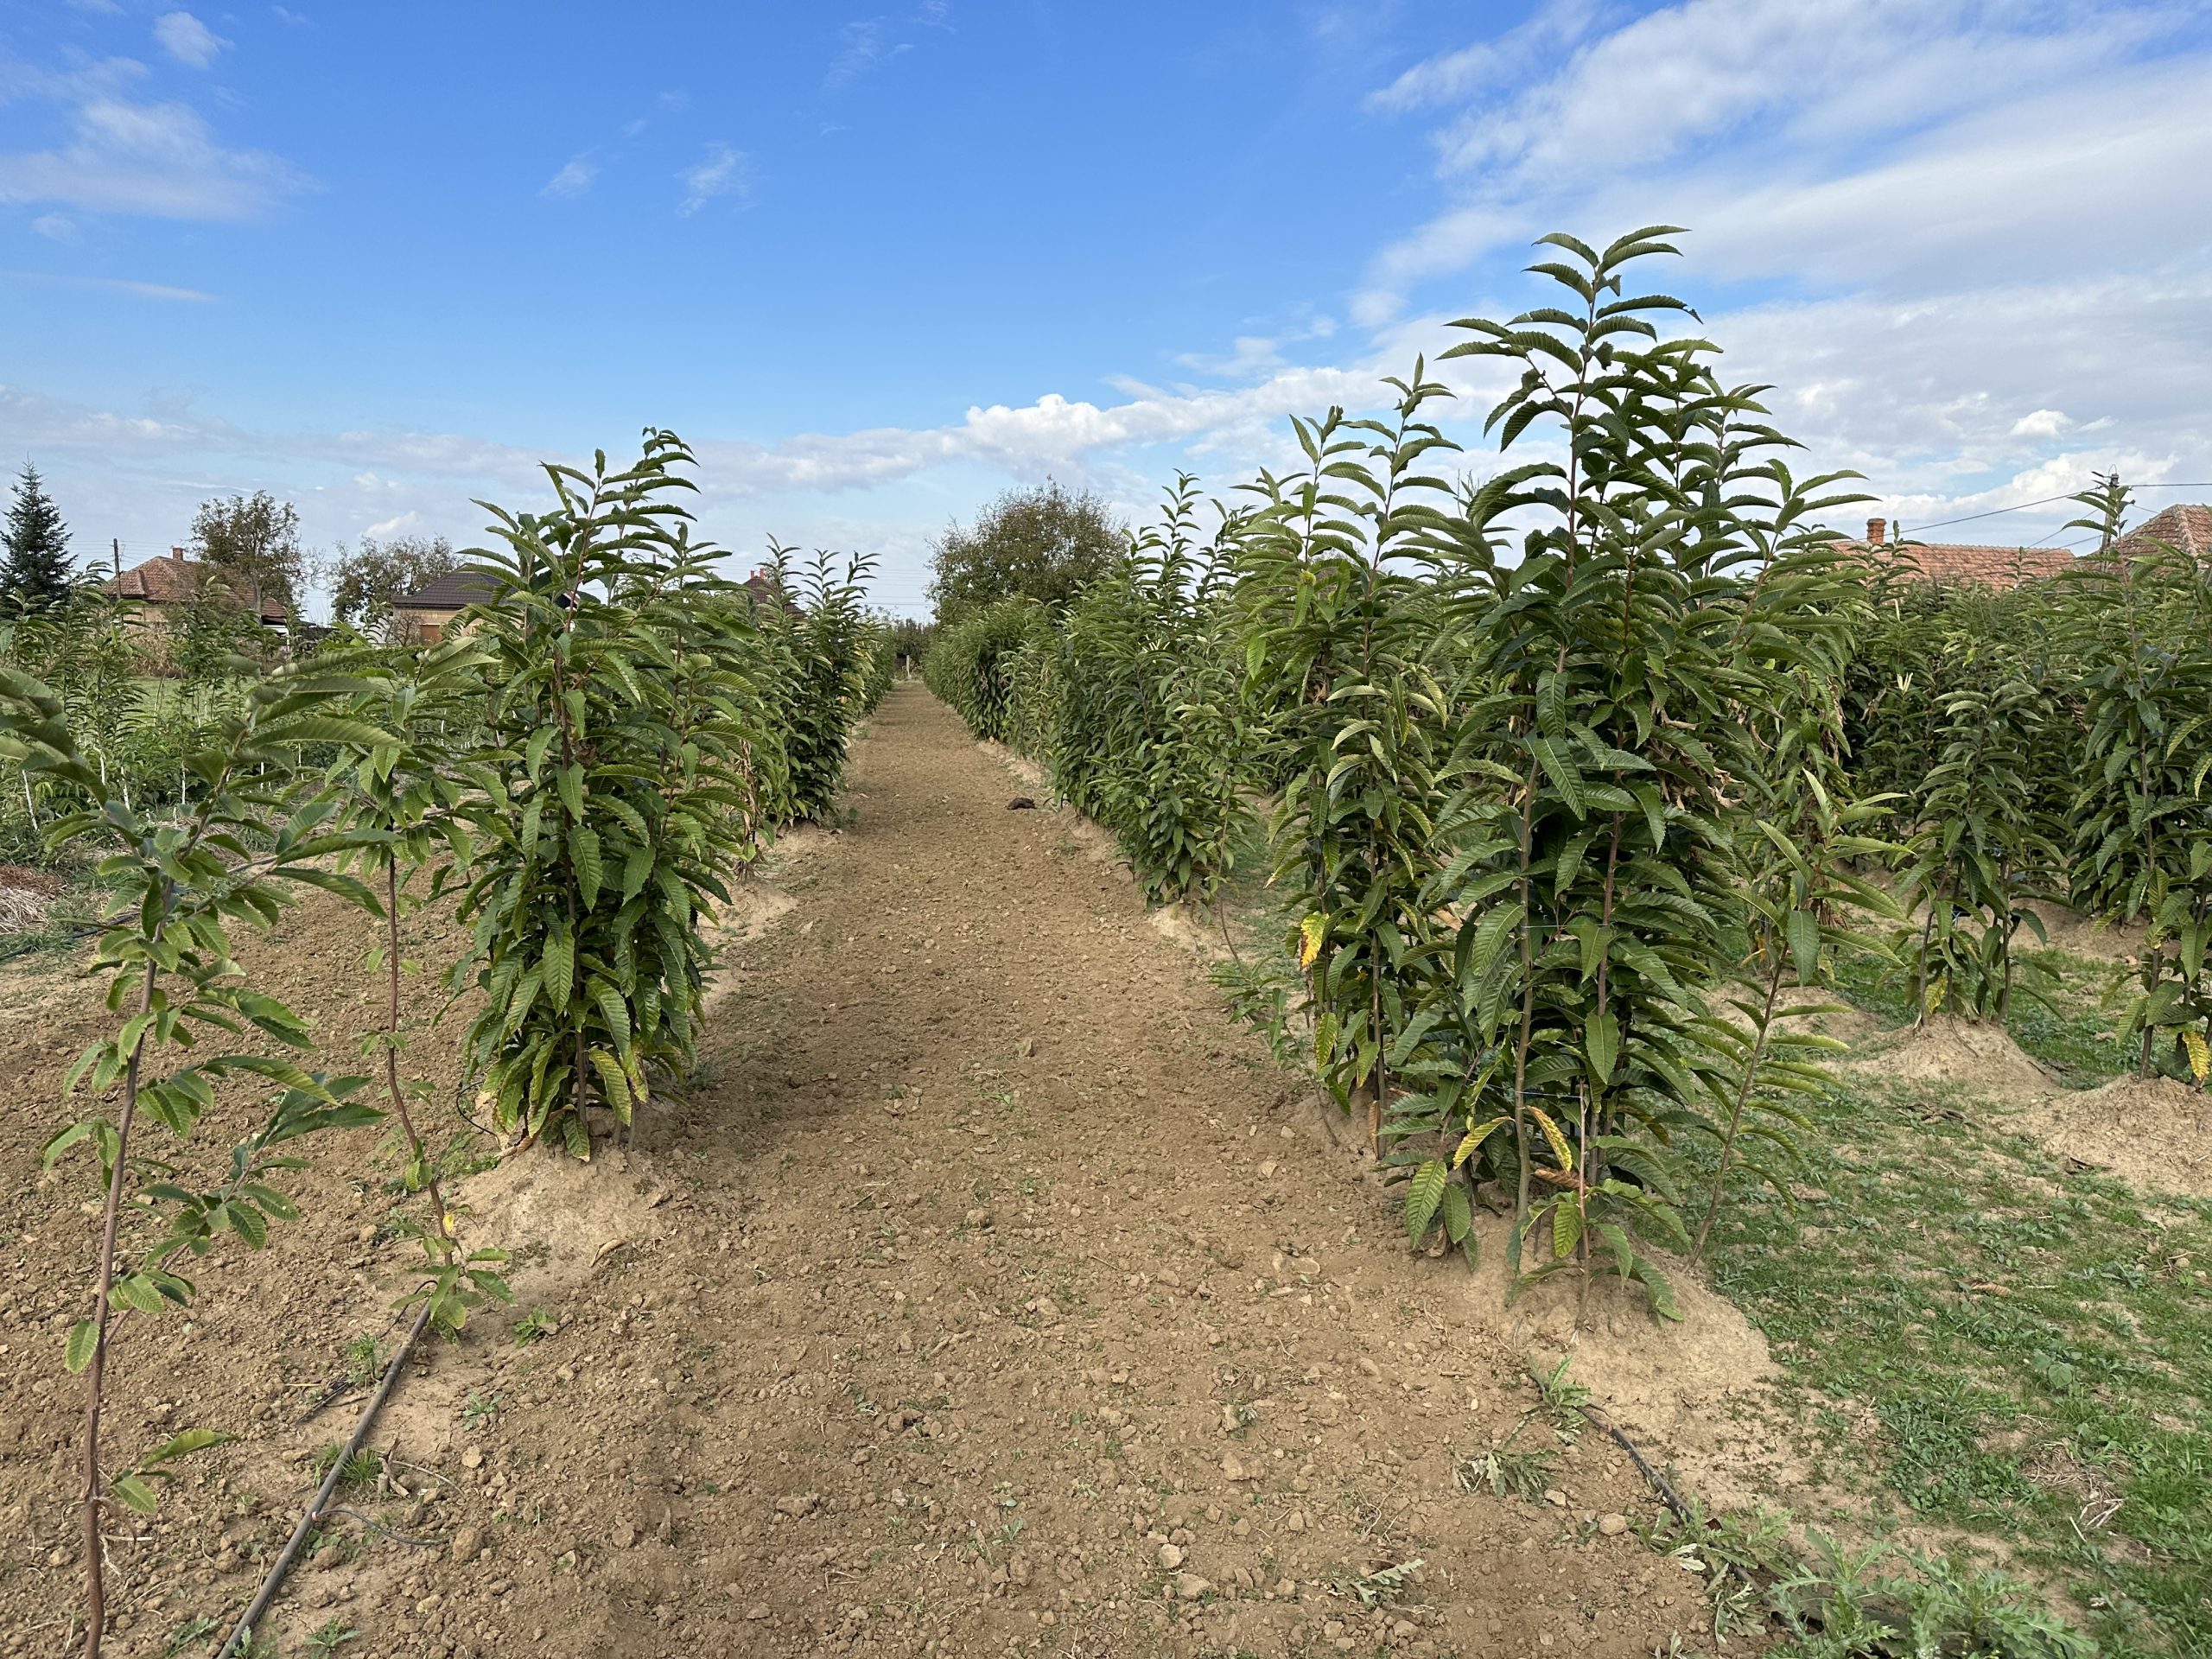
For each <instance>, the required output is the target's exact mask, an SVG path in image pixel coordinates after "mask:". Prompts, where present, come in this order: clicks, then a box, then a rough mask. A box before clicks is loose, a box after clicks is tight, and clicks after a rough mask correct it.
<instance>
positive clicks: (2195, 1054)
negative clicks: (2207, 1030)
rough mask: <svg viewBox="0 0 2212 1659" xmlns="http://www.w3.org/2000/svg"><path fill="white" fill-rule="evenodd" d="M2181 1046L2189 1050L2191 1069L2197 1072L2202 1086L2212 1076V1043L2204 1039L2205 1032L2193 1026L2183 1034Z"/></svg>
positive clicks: (2197, 1078) (2198, 1081)
mask: <svg viewBox="0 0 2212 1659" xmlns="http://www.w3.org/2000/svg"><path fill="white" fill-rule="evenodd" d="M2181 1046H2183V1048H2185V1049H2187V1050H2188V1051H2189V1069H2190V1071H2192V1072H2193V1073H2195V1074H2196V1081H2197V1083H2198V1084H2199V1085H2200V1086H2201V1085H2202V1084H2203V1083H2204V1081H2205V1080H2206V1079H2207V1078H2208V1077H2212V1044H2208V1043H2207V1042H2206V1041H2205V1040H2204V1033H2202V1032H2201V1031H2199V1030H2197V1029H2196V1027H2193V1026H2192V1027H2190V1029H2188V1030H2187V1031H2184V1032H2183V1033H2182V1034H2181Z"/></svg>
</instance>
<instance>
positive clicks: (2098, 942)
mask: <svg viewBox="0 0 2212 1659" xmlns="http://www.w3.org/2000/svg"><path fill="white" fill-rule="evenodd" d="M2028 908H2029V909H2031V910H2032V911H2034V912H2035V913H2036V914H2037V916H2038V917H2039V918H2042V921H2043V929H2044V938H2045V939H2046V940H2047V941H2048V943H2049V944H2050V948H2051V949H2052V950H2063V951H2065V952H2066V953H2067V954H2068V955H2069V956H2075V957H2082V958H2083V959H2085V960H2087V961H2089V962H2114V963H2116V962H2133V960H2134V959H2135V958H2136V957H2139V956H2140V955H2141V954H2142V951H2143V938H2144V931H2145V930H2144V926H2143V924H2142V923H2140V922H2128V923H2124V924H2122V925H2119V926H2116V927H2115V926H2111V925H2107V924H2105V923H2103V922H2099V921H2095V920H2093V919H2092V918H2089V917H2087V916H2084V915H2083V914H2082V912H2080V911H2078V910H2069V909H2068V908H2067V907H2066V906H2063V905H2048V904H2031V905H2030V906H2028ZM2018 945H2019V947H2020V948H2021V949H2023V950H2033V949H2035V948H2036V936H2035V934H2034V932H2033V931H2030V930H2023V931H2022V932H2021V934H2020V937H2019V939H2018Z"/></svg>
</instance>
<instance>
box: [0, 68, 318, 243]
mask: <svg viewBox="0 0 2212 1659" xmlns="http://www.w3.org/2000/svg"><path fill="white" fill-rule="evenodd" d="M72 124H73V127H74V132H73V136H72V137H71V138H70V140H69V142H68V143H65V144H63V145H61V146H60V147H59V148H58V149H42V150H17V151H14V152H10V153H0V203H22V204H29V203H34V202H54V203H58V204H60V205H62V206H64V207H76V208H80V209H82V210H84V211H86V212H88V213H135V214H140V215H143V216H145V217H148V218H155V219H251V218H255V217H257V216H258V215H259V214H261V213H266V212H268V211H269V210H270V208H271V207H274V206H276V205H277V203H278V202H280V201H282V200H284V199H285V198H286V197H288V196H290V195H293V194H296V193H298V192H299V191H301V190H302V189H304V188H307V183H308V181H307V180H306V178H305V177H304V176H303V175H302V174H301V173H299V172H298V170H297V169H296V168H293V167H292V166H291V165H290V164H289V163H288V162H283V161H282V160H280V159H279V158H277V156H271V155H269V154H267V153H266V152H264V151H262V150H254V149H230V148H228V147H227V146H226V145H223V144H221V143H218V142H217V141H216V139H215V137H214V135H213V132H211V131H210V130H209V129H208V126H207V122H206V121H204V120H202V119H201V118H200V115H199V113H198V111H194V109H193V108H191V106H190V105H185V104H141V103H134V102H132V101H130V99H127V98H125V97H123V96H120V95H118V94H115V93H111V92H95V93H94V94H93V95H92V96H90V97H87V98H86V99H84V101H83V102H81V103H79V105H77V108H76V110H75V111H74V113H73V120H72Z"/></svg>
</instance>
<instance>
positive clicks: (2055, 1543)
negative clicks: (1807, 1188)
mask: <svg viewBox="0 0 2212 1659" xmlns="http://www.w3.org/2000/svg"><path fill="white" fill-rule="evenodd" d="M1954 1104H1955V1105H1964V1106H1967V1107H1968V1108H1969V1109H1968V1110H1967V1111H1966V1112H1965V1113H1964V1115H1963V1116H1959V1115H1954V1114H1953V1113H1952V1112H1951V1111H1948V1110H1945V1109H1944V1105H1945V1103H1944V1101H1943V1099H1942V1098H1941V1097H1939V1096H1936V1095H1935V1094H1931V1093H1930V1092H1929V1090H1926V1089H1919V1090H1914V1089H1911V1088H1909V1087H1893V1086H1887V1085H1881V1084H1875V1085H1872V1086H1866V1087H1855V1088H1853V1089H1851V1090H1845V1091H1843V1092H1840V1093H1839V1094H1838V1095H1837V1096H1834V1098H1832V1099H1831V1100H1829V1101H1827V1102H1826V1103H1823V1104H1821V1105H1820V1106H1818V1107H1816V1108H1815V1110H1814V1111H1813V1113H1812V1114H1811V1128H1810V1132H1809V1133H1808V1135H1805V1136H1804V1138H1803V1139H1804V1150H1805V1153H1806V1156H1807V1159H1808V1162H1809V1164H1810V1166H1811V1167H1810V1170H1809V1172H1808V1179H1809V1180H1810V1181H1811V1182H1812V1183H1813V1184H1814V1190H1817V1191H1818V1192H1821V1193H1823V1194H1825V1196H1824V1197H1821V1198H1817V1199H1815V1200H1813V1201H1811V1202H1808V1203H1804V1204H1801V1205H1799V1206H1797V1208H1796V1210H1795V1211H1792V1210H1791V1209H1789V1208H1788V1207H1786V1206H1785V1205H1783V1203H1782V1202H1781V1201H1779V1200H1778V1199H1777V1198H1775V1197H1774V1196H1773V1195H1772V1194H1770V1193H1764V1192H1754V1191H1751V1190H1749V1189H1748V1188H1747V1189H1746V1190H1745V1191H1743V1192H1740V1193H1738V1194H1737V1195H1736V1198H1735V1201H1734V1203H1733V1204H1732V1205H1731V1206H1730V1207H1729V1208H1728V1209H1727V1210H1726V1211H1724V1214H1723V1220H1722V1223H1721V1224H1720V1226H1719V1229H1717V1230H1716V1233H1715V1239H1716V1243H1717V1246H1718V1248H1717V1250H1716V1255H1715V1261H1714V1268H1715V1276H1716V1279H1717V1280H1718V1281H1719V1285H1720V1287H1721V1288H1722V1289H1724V1290H1725V1291H1726V1293H1727V1294H1729V1295H1730V1296H1731V1297H1732V1299H1733V1300H1735V1301H1736V1302H1737V1303H1738V1305H1739V1306H1742V1307H1743V1308H1744V1309H1745V1311H1746V1312H1747V1313H1749V1314H1750V1315H1751V1318H1752V1319H1754V1320H1755V1321H1756V1322H1757V1323H1758V1325H1760V1326H1761V1327H1762V1328H1763V1329H1764V1331H1765V1332H1766V1333H1767V1335H1768V1337H1769V1338H1770V1341H1771V1342H1772V1344H1773V1346H1774V1351H1775V1354H1776V1357H1777V1358H1778V1359H1779V1360H1781V1361H1782V1362H1783V1363H1784V1365H1785V1366H1786V1367H1787V1368H1788V1370H1789V1375H1790V1377H1791V1379H1792V1380H1793V1382H1794V1383H1797V1384H1800V1385H1802V1386H1803V1387H1804V1388H1806V1389H1808V1390H1810V1391H1817V1394H1819V1395H1827V1396H1828V1401H1827V1402H1821V1401H1819V1400H1817V1399H1815V1398H1811V1397H1808V1398H1807V1400H1806V1401H1805V1402H1804V1405H1805V1410H1804V1412H1803V1414H1802V1421H1805V1422H1807V1423H1808V1424H1811V1425H1816V1427H1814V1428H1813V1429H1812V1430H1811V1432H1812V1433H1815V1435H1816V1436H1817V1437H1819V1438H1820V1439H1821V1440H1822V1441H1823V1442H1824V1444H1822V1445H1821V1446H1820V1447H1819V1448H1818V1450H1819V1452H1820V1455H1821V1462H1822V1464H1823V1465H1824V1466H1825V1468H1826V1469H1827V1471H1829V1472H1830V1475H1831V1478H1839V1477H1840V1478H1842V1479H1843V1480H1845V1481H1846V1482H1847V1483H1853V1482H1855V1484H1856V1486H1857V1488H1858V1490H1859V1491H1860V1492H1862V1493H1863V1495H1864V1496H1866V1497H1867V1498H1869V1499H1870V1500H1871V1501H1872V1504H1873V1507H1874V1510H1875V1512H1876V1514H1877V1515H1878V1516H1887V1517H1888V1518H1889V1519H1890V1520H1891V1522H1895V1523H1898V1524H1904V1523H1907V1522H1934V1523H1938V1524H1940V1525H1942V1526H1945V1527H1949V1528H1955V1529H1961V1530H1964V1531H1966V1532H1968V1533H1971V1534H1979V1535H1983V1536H1986V1538H1988V1539H1989V1540H1990V1541H1991V1542H1992V1544H1993V1545H1995V1546H2001V1547H2005V1548H2009V1551H2010V1555H2011V1560H2012V1562H2013V1563H2014V1564H2015V1565H2016V1566H2017V1567H2019V1568H2020V1569H2022V1570H2025V1571H2029V1572H2031V1573H2037V1575H2039V1576H2041V1577H2044V1579H2046V1580H2048V1581H2050V1582H2051V1583H2053V1584H2054V1585H2056V1586H2063V1588H2064V1589H2065V1590H2066V1591H2067V1592H2069V1594H2070V1595H2071V1596H2072V1597H2073V1599H2075V1602H2076V1603H2077V1604H2078V1607H2079V1616H2080V1617H2081V1618H2082V1619H2083V1620H2084V1622H2086V1623H2087V1624H2089V1625H2090V1626H2091V1628H2092V1629H2093V1630H2094V1631H2095V1632H2096V1634H2097V1636H2098V1638H2099V1640H2100V1641H2101V1643H2102V1644H2103V1650H2104V1651H2105V1652H2107V1653H2111V1654H2114V1655H2126V1654H2135V1653H2144V1654H2148V1653H2157V1652H2183V1653H2190V1654H2212V1319H2207V1317H2206V1313H2205V1309H2206V1306H2207V1304H2208V1300H2212V1284H2208V1282H2207V1281H2206V1280H2205V1279H2204V1278H2203V1277H2202V1276H2200V1275H2201V1274H2202V1273H2203V1271H2204V1270H2205V1269H2206V1268H2212V1205H2203V1204H2198V1203H2192V1202H2190V1201H2186V1200H2178V1199H2177V1200H2160V1201H2158V1202H2155V1203H2154V1202H2151V1201H2147V1200H2145V1199H2143V1198H2139V1197H2138V1196H2136V1195H2135V1194H2133V1193H2132V1192H2129V1191H2128V1190H2127V1189H2126V1188H2125V1187H2123V1186H2121V1185H2119V1184H2118V1183H2116V1182H2114V1181H2113V1180H2112V1179H2109V1178H2107V1177H2103V1176H2100V1175H2097V1174H2095V1173H2077V1174H2069V1173H2066V1171H2065V1169H2064V1168H2063V1166H2062V1165H2061V1164H2060V1162H2059V1160H2057V1159H2056V1157H2054V1156H2053V1155H2052V1154H2050V1153H2048V1152H2046V1151H2044V1150H2043V1149H2042V1148H2040V1147H2036V1146H2034V1145H2032V1144H2030V1143H2028V1142H2026V1141H2021V1140H2018V1139H2016V1138H2014V1137H2011V1136H2007V1135H2003V1134H2001V1133H1999V1132H1996V1131H1994V1130H1992V1129H1987V1128H1982V1127H1980V1126H1979V1125H1978V1124H1977V1123H1976V1122H1973V1121H1972V1120H1973V1118H1974V1117H1976V1116H1986V1110H1984V1109H1978V1108H1975V1107H1974V1103H1968V1102H1963V1101H1960V1102H1955V1103H1954ZM1836 1402H1846V1406H1847V1408H1846V1409H1843V1410H1840V1411H1839V1410H1837V1409H1835V1403H1836ZM1854 1406H1855V1407H1856V1408H1857V1409H1856V1411H1853V1410H1852V1409H1849V1407H1854ZM1854 1420H1855V1421H1854Z"/></svg>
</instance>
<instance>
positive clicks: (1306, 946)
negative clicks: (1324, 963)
mask: <svg viewBox="0 0 2212 1659" xmlns="http://www.w3.org/2000/svg"><path fill="white" fill-rule="evenodd" d="M1327 931H1329V918H1327V917H1325V916H1324V915H1322V914H1321V912H1319V911H1318V910H1317V911H1315V912H1313V914H1312V915H1310V916H1308V917H1307V918H1306V919H1305V920H1304V921H1302V922H1300V924H1299V925H1298V965H1299V966H1300V968H1311V967H1312V966H1313V959H1314V958H1315V957H1319V955H1320V954H1321V938H1322V936H1323V935H1324V934H1325V933H1326V932H1327Z"/></svg>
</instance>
